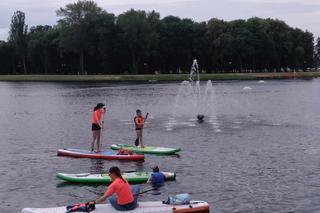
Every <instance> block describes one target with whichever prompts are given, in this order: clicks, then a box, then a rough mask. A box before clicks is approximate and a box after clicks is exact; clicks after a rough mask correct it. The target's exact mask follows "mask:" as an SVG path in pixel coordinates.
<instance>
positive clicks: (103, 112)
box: [99, 109, 106, 128]
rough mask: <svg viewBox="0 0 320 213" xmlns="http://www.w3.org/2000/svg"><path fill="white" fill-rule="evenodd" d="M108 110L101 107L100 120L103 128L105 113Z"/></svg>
mask: <svg viewBox="0 0 320 213" xmlns="http://www.w3.org/2000/svg"><path fill="white" fill-rule="evenodd" d="M105 112H106V110H104V109H101V111H100V120H99V125H100V127H101V128H103V120H104V114H105Z"/></svg>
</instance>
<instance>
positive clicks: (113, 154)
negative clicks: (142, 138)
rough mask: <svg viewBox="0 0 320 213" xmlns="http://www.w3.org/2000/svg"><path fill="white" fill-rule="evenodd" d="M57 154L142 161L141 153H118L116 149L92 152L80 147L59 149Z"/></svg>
mask: <svg viewBox="0 0 320 213" xmlns="http://www.w3.org/2000/svg"><path fill="white" fill-rule="evenodd" d="M57 155H58V156H67V157H75V158H96V159H106V160H128V161H143V160H144V155H142V154H135V153H134V154H118V152H117V151H114V150H110V151H102V152H98V153H96V152H92V151H88V150H81V149H59V150H58V152H57Z"/></svg>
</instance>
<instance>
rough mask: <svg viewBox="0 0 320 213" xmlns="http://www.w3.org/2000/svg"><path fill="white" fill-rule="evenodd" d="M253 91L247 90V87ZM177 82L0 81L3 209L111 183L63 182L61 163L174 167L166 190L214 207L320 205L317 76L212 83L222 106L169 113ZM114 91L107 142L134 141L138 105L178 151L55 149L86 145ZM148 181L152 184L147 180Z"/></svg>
mask: <svg viewBox="0 0 320 213" xmlns="http://www.w3.org/2000/svg"><path fill="white" fill-rule="evenodd" d="M246 86H247V87H251V88H252V89H251V90H243V88H244V87H246ZM178 87H179V84H178V83H170V84H137V85H114V84H113V85H112V84H70V83H67V84H62V83H5V82H1V83H0V98H1V110H0V125H1V128H0V135H1V139H0V143H1V149H0V160H1V161H0V200H1V205H0V210H1V212H19V211H20V209H21V208H22V207H27V206H29V207H47V206H56V205H65V204H67V203H74V202H79V201H85V200H90V199H93V198H95V197H96V193H103V192H104V190H105V186H85V185H72V184H61V182H60V181H58V180H56V179H55V174H56V172H70V173H79V172H91V173H96V172H104V171H107V170H108V169H109V167H110V166H113V165H117V166H120V167H121V169H122V170H124V171H125V170H150V169H151V167H152V166H154V165H155V164H158V165H159V166H160V168H162V169H163V170H166V171H175V172H176V173H177V181H176V182H168V183H167V185H166V186H165V187H164V189H163V192H162V194H161V195H158V196H154V195H150V194H144V195H142V196H141V200H145V201H146V200H159V199H160V200H162V199H165V197H166V196H167V195H169V194H175V193H180V192H189V193H191V194H192V196H193V198H195V199H203V200H206V201H208V202H209V203H210V204H211V211H213V212H320V205H319V203H320V184H319V178H320V170H319V162H320V142H319V138H320V137H319V136H320V128H319V125H320V116H319V109H320V107H319V105H320V96H319V94H320V81H319V80H313V81H266V82H265V83H264V84H259V83H258V82H253V81H252V82H220V83H214V89H215V96H216V97H215V98H216V103H215V105H214V106H212V108H213V109H212V110H214V112H215V114H213V115H210V116H207V117H206V118H205V122H204V123H201V124H199V123H197V121H196V119H195V116H194V115H187V116H184V117H181V116H179V117H178V116H175V115H173V114H172V107H173V104H172V103H174V100H175V95H176V93H177V91H178ZM105 100H107V106H108V114H107V117H106V131H105V136H104V139H105V142H104V148H107V147H108V145H110V144H111V143H120V142H122V143H125V142H127V143H132V142H133V139H134V137H135V132H134V128H133V123H132V118H133V116H134V112H135V110H136V109H137V108H141V109H142V110H143V111H144V112H146V111H149V112H150V115H152V117H150V119H149V120H148V124H147V125H146V129H145V140H146V143H148V144H152V145H156V146H171V147H182V148H183V151H182V152H181V153H180V157H176V156H168V157H159V156H147V157H146V162H145V163H135V162H117V161H101V160H90V159H71V158H65V157H57V156H56V150H57V149H58V148H64V147H70V148H71V147H73V148H84V149H86V148H88V147H89V141H90V140H91V131H90V122H91V110H92V108H93V106H94V105H95V104H96V103H97V102H101V101H102V102H105ZM143 188H148V186H146V185H144V186H143Z"/></svg>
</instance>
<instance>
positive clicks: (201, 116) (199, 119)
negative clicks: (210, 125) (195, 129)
mask: <svg viewBox="0 0 320 213" xmlns="http://www.w3.org/2000/svg"><path fill="white" fill-rule="evenodd" d="M197 119H198V122H199V123H202V122H203V121H204V115H201V114H199V115H197Z"/></svg>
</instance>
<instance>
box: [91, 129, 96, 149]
mask: <svg viewBox="0 0 320 213" xmlns="http://www.w3.org/2000/svg"><path fill="white" fill-rule="evenodd" d="M92 138H93V139H92V142H91V151H93V150H94V143H95V141H96V139H97V131H92Z"/></svg>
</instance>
